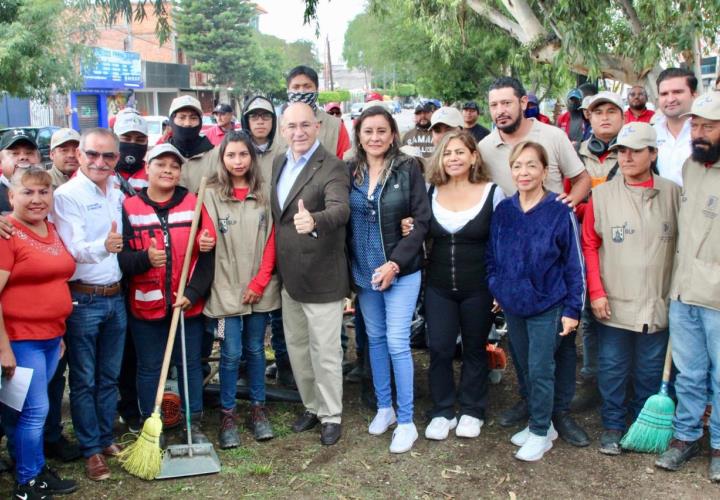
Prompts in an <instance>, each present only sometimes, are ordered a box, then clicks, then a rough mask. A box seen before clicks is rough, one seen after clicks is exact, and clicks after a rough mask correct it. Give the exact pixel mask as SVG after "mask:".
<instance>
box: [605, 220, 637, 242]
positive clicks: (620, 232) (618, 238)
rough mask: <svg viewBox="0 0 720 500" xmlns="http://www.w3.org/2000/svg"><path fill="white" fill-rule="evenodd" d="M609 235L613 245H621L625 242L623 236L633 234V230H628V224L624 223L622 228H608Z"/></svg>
mask: <svg viewBox="0 0 720 500" xmlns="http://www.w3.org/2000/svg"><path fill="white" fill-rule="evenodd" d="M610 233H611V234H612V240H613V241H614V242H615V243H622V242H623V241H625V235H626V234H634V233H635V230H634V229H630V228H629V227H628V223H627V222H626V223H625V224H623V225H622V226H612V227H611V228H610Z"/></svg>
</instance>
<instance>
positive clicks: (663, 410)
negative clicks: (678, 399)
mask: <svg viewBox="0 0 720 500" xmlns="http://www.w3.org/2000/svg"><path fill="white" fill-rule="evenodd" d="M674 414H675V403H674V402H673V400H672V399H671V398H670V397H669V396H667V395H665V394H662V393H661V394H655V395H654V396H650V397H649V398H648V399H647V401H646V402H645V405H644V406H643V409H642V411H641V412H640V414H639V415H638V418H637V420H635V423H634V424H632V426H631V427H630V429H629V430H628V432H627V434H625V436H624V437H623V438H622V441H620V445H621V446H622V447H623V448H624V449H626V450H632V451H638V452H640V453H662V452H664V451H665V450H666V449H667V447H668V443H669V442H670V439H672V436H673V427H672V419H673V415H674Z"/></svg>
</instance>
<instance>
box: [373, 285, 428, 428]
mask: <svg viewBox="0 0 720 500" xmlns="http://www.w3.org/2000/svg"><path fill="white" fill-rule="evenodd" d="M419 293H420V271H418V272H415V273H413V274H409V275H407V276H402V277H400V278H398V279H397V281H396V282H395V284H393V285H392V286H391V287H390V288H388V289H387V290H385V291H384V292H379V291H376V290H372V289H370V288H361V289H360V293H359V295H360V301H361V302H362V315H363V319H364V320H365V327H366V329H367V336H368V345H369V348H370V349H369V351H370V366H371V367H372V375H373V384H374V386H375V397H376V398H377V406H378V409H381V408H391V407H392V391H391V386H390V362H391V360H392V369H393V373H394V375H395V386H396V389H397V406H398V414H397V419H398V422H399V423H401V424H408V423H411V422H412V420H413V360H412V354H411V353H410V322H411V320H412V316H413V312H414V311H415V304H416V303H417V298H418V294H419Z"/></svg>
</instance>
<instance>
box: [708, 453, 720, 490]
mask: <svg viewBox="0 0 720 500" xmlns="http://www.w3.org/2000/svg"><path fill="white" fill-rule="evenodd" d="M710 481H712V482H713V483H720V449H717V448H713V449H712V450H711V451H710Z"/></svg>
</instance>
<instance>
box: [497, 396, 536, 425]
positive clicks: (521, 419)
mask: <svg viewBox="0 0 720 500" xmlns="http://www.w3.org/2000/svg"><path fill="white" fill-rule="evenodd" d="M529 418H530V411H529V410H528V404H527V400H525V399H521V400H520V401H518V402H517V403H515V404H514V405H512V406H511V407H510V408H508V409H507V410H505V411H503V412H502V413H501V414H500V418H498V423H499V424H500V427H513V426H516V425H518V424H525V423H527V421H528V419H529Z"/></svg>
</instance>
